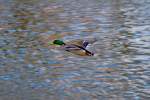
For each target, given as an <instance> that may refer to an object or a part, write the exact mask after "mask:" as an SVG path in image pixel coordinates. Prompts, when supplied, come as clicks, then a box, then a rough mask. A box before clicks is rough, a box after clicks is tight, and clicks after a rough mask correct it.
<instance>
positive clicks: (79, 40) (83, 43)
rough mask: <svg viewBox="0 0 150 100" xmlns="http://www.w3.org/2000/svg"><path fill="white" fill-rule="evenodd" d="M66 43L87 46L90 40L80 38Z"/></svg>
mask: <svg viewBox="0 0 150 100" xmlns="http://www.w3.org/2000/svg"><path fill="white" fill-rule="evenodd" d="M66 44H73V45H78V46H80V47H83V48H86V47H87V45H88V44H89V42H88V41H85V40H81V39H78V40H72V41H69V42H66Z"/></svg>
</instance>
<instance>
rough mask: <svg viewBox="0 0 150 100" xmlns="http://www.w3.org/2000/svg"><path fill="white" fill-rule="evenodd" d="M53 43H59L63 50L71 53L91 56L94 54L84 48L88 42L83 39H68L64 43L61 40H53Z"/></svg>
mask: <svg viewBox="0 0 150 100" xmlns="http://www.w3.org/2000/svg"><path fill="white" fill-rule="evenodd" d="M53 44H55V45H59V46H60V47H61V48H62V49H63V50H65V51H68V52H71V53H73V54H77V55H80V56H93V55H94V53H92V52H90V51H88V50H87V49H86V47H87V45H88V44H89V42H88V41H85V40H74V41H70V42H66V43H65V42H63V41H61V40H54V41H53Z"/></svg>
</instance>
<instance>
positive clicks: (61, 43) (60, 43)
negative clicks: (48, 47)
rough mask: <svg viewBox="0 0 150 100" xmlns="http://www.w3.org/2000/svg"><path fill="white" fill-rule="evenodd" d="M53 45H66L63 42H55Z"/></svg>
mask: <svg viewBox="0 0 150 100" xmlns="http://www.w3.org/2000/svg"><path fill="white" fill-rule="evenodd" d="M53 44H56V45H65V43H64V42H63V41H61V40H54V41H53Z"/></svg>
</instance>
